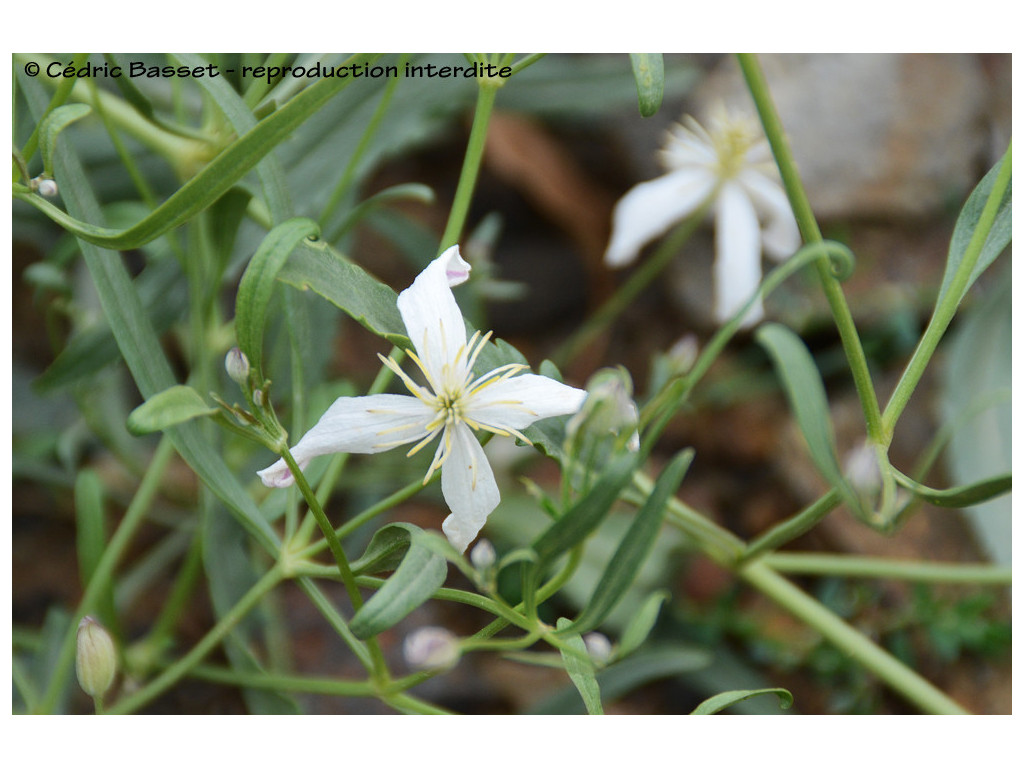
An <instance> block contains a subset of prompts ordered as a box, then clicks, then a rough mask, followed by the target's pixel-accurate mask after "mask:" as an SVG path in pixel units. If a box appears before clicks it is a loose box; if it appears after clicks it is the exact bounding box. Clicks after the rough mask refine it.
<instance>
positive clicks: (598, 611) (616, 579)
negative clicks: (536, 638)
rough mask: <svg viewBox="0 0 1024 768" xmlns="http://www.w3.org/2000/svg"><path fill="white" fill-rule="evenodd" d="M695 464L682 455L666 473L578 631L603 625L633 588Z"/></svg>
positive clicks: (605, 575) (604, 576)
mask: <svg viewBox="0 0 1024 768" xmlns="http://www.w3.org/2000/svg"><path fill="white" fill-rule="evenodd" d="M692 461H693V449H692V448H691V449H687V450H685V451H683V452H681V453H680V454H678V455H677V456H676V457H675V458H674V459H673V460H672V462H671V463H670V464H669V465H668V466H667V467H666V468H665V469H664V470H663V471H662V473H661V475H660V476H659V477H658V481H657V483H656V484H655V486H654V489H653V490H652V491H651V493H650V495H649V496H648V497H647V501H645V502H644V504H643V506H642V507H641V508H640V510H639V511H638V512H637V514H636V517H634V519H633V522H632V524H631V525H630V526H629V530H627V531H626V535H625V536H623V537H622V541H621V542H619V546H618V548H617V549H616V550H615V554H614V555H612V557H611V558H609V560H608V565H607V566H606V567H605V570H604V573H603V574H601V579H600V581H598V583H597V586H595V587H594V591H593V594H591V596H590V600H589V601H588V602H587V605H586V607H585V608H584V609H583V612H582V613H581V614H580V616H579V617H578V618H577V619H576V621H575V622H574V623H573V625H572V629H573V631H575V632H581V633H582V632H587V631H589V630H591V629H593V628H594V627H596V626H598V625H600V623H601V622H602V621H604V620H605V618H607V616H608V614H609V613H611V612H612V609H613V608H615V606H616V605H618V603H619V600H621V599H622V597H623V595H625V594H626V591H627V590H628V589H629V587H630V585H632V583H633V580H634V579H635V578H636V574H637V572H638V571H639V570H640V568H641V566H642V565H643V564H644V562H645V561H646V559H647V556H648V554H650V551H651V546H652V545H653V544H654V538H655V536H656V535H657V533H658V530H659V529H660V528H661V523H662V520H664V517H665V507H666V505H667V504H668V500H669V498H671V497H672V496H673V495H674V494H675V492H676V490H678V488H679V484H680V483H682V481H683V477H684V476H685V475H686V471H687V470H688V469H689V468H690V463H691V462H692Z"/></svg>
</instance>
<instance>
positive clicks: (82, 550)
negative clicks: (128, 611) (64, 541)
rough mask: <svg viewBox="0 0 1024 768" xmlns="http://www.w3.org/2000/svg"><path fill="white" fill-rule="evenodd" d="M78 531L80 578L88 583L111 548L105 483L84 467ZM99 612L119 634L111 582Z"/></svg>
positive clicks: (79, 491) (78, 490) (78, 480)
mask: <svg viewBox="0 0 1024 768" xmlns="http://www.w3.org/2000/svg"><path fill="white" fill-rule="evenodd" d="M75 534H76V535H75V545H76V549H77V553H78V573H79V578H80V579H81V580H82V584H88V583H89V582H90V581H92V576H93V573H95V571H96V566H97V565H99V562H100V558H102V557H103V551H104V550H105V549H106V547H107V530H106V519H105V512H104V505H103V482H102V481H101V480H100V478H99V475H97V474H96V473H95V472H93V471H92V470H90V469H85V470H82V471H81V472H79V473H78V475H77V477H75ZM98 611H99V614H100V618H101V619H102V621H103V624H104V625H105V626H106V627H107V628H108V629H110V630H111V631H113V632H114V633H115V634H119V633H120V630H119V629H118V627H119V624H118V621H117V614H116V612H115V610H114V591H113V585H112V584H110V583H109V582H107V584H106V586H105V588H104V590H103V594H102V595H101V596H100V598H99V603H98Z"/></svg>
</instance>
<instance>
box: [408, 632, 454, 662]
mask: <svg viewBox="0 0 1024 768" xmlns="http://www.w3.org/2000/svg"><path fill="white" fill-rule="evenodd" d="M402 655H403V656H405V662H406V664H408V665H409V666H410V667H412V668H413V669H444V668H446V667H451V666H454V665H455V662H457V661H458V660H459V656H460V655H461V651H460V650H459V640H458V638H457V637H455V635H453V634H452V633H451V632H449V631H448V630H447V629H444V628H443V627H420V628H419V629H417V630H414V631H413V632H411V633H410V634H409V635H408V636H407V637H406V638H405V642H404V643H402Z"/></svg>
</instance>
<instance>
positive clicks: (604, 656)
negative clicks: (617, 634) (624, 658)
mask: <svg viewBox="0 0 1024 768" xmlns="http://www.w3.org/2000/svg"><path fill="white" fill-rule="evenodd" d="M583 644H584V645H585V646H587V653H588V654H590V658H592V659H593V660H594V661H596V662H597V663H598V664H607V663H608V660H609V659H611V657H612V641H611V640H609V639H608V638H607V637H605V636H604V635H602V634H601V633H600V632H588V633H587V634H585V635H584V636H583Z"/></svg>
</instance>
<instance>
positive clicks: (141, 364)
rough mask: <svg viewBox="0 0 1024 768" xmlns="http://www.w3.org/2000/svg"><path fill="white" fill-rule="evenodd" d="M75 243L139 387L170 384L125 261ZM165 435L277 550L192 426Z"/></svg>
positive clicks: (63, 161)
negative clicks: (79, 249) (78, 247)
mask: <svg viewBox="0 0 1024 768" xmlns="http://www.w3.org/2000/svg"><path fill="white" fill-rule="evenodd" d="M19 82H20V84H21V87H22V90H23V92H24V93H25V96H26V100H27V101H28V104H29V107H30V109H31V110H32V112H33V113H34V114H37V115H38V114H41V113H42V112H43V111H44V110H45V109H46V105H47V102H48V99H47V97H46V94H45V92H44V91H43V90H42V86H41V84H40V83H38V82H36V81H34V80H33V79H31V78H28V77H23V78H19ZM55 163H56V167H57V170H58V171H59V172H60V173H61V178H62V179H63V181H62V182H61V189H62V191H61V197H62V199H63V200H64V202H65V204H66V205H67V206H68V210H69V211H70V212H71V213H72V214H73V215H78V216H82V217H84V218H94V219H98V218H99V216H100V211H99V204H98V202H97V201H96V198H95V196H94V194H93V192H92V189H91V188H90V187H89V185H88V183H87V181H86V180H85V174H84V171H83V169H82V166H81V163H80V162H79V160H78V158H77V156H76V155H75V154H74V153H73V152H71V151H69V150H68V149H67V147H65V146H61V144H60V143H58V146H57V154H56V156H55ZM79 245H80V248H81V252H82V257H83V259H84V261H85V264H86V267H87V268H88V270H89V274H90V276H91V277H92V279H93V282H94V283H95V285H96V290H97V293H98V294H99V298H100V304H101V306H102V307H103V312H104V314H105V315H106V317H107V320H108V321H109V323H110V328H111V330H112V331H113V333H114V338H115V339H116V340H117V346H118V348H119V349H120V350H121V354H122V355H123V357H124V360H125V362H126V363H127V365H128V369H129V370H130V371H131V373H132V378H134V380H135V383H136V385H137V386H138V388H139V391H140V392H141V393H142V395H143V396H144V397H148V396H152V395H155V394H157V393H158V392H160V391H162V390H164V389H169V388H170V387H173V386H174V385H175V381H174V375H173V373H172V371H171V367H170V364H169V363H168V362H167V358H166V357H164V355H163V353H162V351H161V348H160V342H159V339H158V338H157V336H156V334H155V333H154V331H153V327H152V325H151V323H150V321H149V318H148V317H147V315H146V313H145V310H144V309H143V306H142V301H141V300H140V298H139V294H138V292H137V291H136V289H135V286H134V285H133V284H132V281H131V278H130V277H129V276H128V272H127V270H126V269H125V267H124V264H123V263H122V262H121V260H120V258H118V257H117V254H114V253H109V252H105V251H103V250H101V249H100V248H98V247H96V246H95V245H92V244H91V243H89V241H88V240H84V239H83V240H80V242H79ZM168 435H169V436H170V438H171V441H172V442H173V444H174V447H175V449H176V450H177V451H178V453H179V454H180V455H181V456H182V458H183V459H185V461H186V462H187V463H188V465H189V466H190V467H191V468H192V469H193V471H194V472H195V473H196V474H197V475H199V477H200V478H201V479H202V481H203V482H204V483H206V485H207V486H209V488H210V489H211V490H212V491H213V492H214V493H215V494H216V495H217V496H218V497H220V498H221V499H222V500H223V501H224V502H225V503H226V504H227V505H228V507H229V508H230V509H231V510H232V511H233V512H234V513H235V514H236V515H237V516H238V518H239V520H240V521H241V522H242V523H243V524H244V525H245V526H246V528H247V530H249V532H250V533H251V534H253V535H254V537H255V538H256V539H257V540H258V541H259V542H260V544H261V545H262V546H264V547H265V548H266V549H267V550H268V551H271V552H276V551H277V544H278V537H277V534H276V533H275V532H274V530H273V529H272V528H271V527H270V526H269V525H268V524H267V523H266V521H265V520H264V519H263V517H262V515H261V514H260V511H259V508H258V507H257V506H256V504H255V503H254V502H253V501H252V499H251V498H250V497H249V495H248V494H247V493H246V492H245V491H244V489H243V488H242V487H241V485H240V484H239V482H238V481H237V480H236V479H235V477H234V475H233V474H232V473H231V471H230V470H229V469H228V468H227V466H226V465H225V464H224V460H223V459H222V458H221V457H220V455H219V454H217V453H216V452H215V451H214V450H213V448H212V447H211V446H210V444H209V442H208V441H207V440H205V439H204V438H203V436H202V434H200V432H199V430H198V429H197V428H196V426H195V425H194V424H189V423H185V424H180V425H179V426H176V427H170V428H169V429H168Z"/></svg>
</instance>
